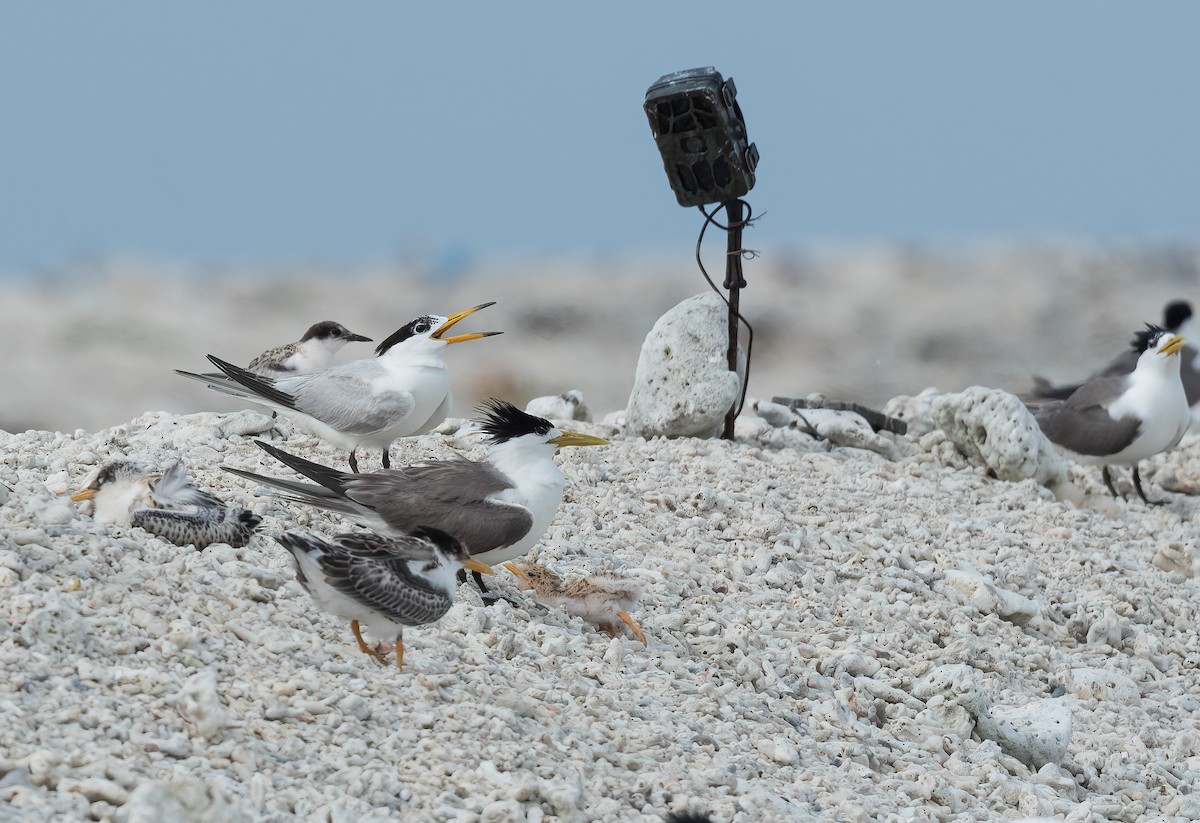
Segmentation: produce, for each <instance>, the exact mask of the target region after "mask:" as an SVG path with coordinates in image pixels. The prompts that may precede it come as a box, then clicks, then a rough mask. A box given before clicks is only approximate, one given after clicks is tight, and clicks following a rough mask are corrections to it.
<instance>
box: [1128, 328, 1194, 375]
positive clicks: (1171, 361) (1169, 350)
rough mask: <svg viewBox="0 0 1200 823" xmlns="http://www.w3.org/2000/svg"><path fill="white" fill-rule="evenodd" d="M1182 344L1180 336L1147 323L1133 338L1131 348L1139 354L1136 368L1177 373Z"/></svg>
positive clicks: (1182, 339)
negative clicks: (1143, 329)
mask: <svg viewBox="0 0 1200 823" xmlns="http://www.w3.org/2000/svg"><path fill="white" fill-rule="evenodd" d="M1184 343H1185V341H1184V338H1183V335H1182V334H1175V333H1173V332H1170V331H1167V330H1166V329H1164V328H1162V327H1160V326H1155V325H1153V324H1151V323H1147V324H1146V329H1145V331H1139V332H1135V333H1134V336H1133V347H1134V349H1135V350H1136V351H1138V352H1139V354H1138V363H1137V368H1138V369H1139V370H1141V369H1158V370H1164V371H1174V372H1178V371H1179V357H1178V354H1179V351H1180V350H1181V349H1182V348H1183V347H1184Z"/></svg>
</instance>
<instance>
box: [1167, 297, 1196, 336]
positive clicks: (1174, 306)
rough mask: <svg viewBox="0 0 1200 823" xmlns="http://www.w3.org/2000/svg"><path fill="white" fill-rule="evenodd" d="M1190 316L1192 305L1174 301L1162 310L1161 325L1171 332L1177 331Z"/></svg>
mask: <svg viewBox="0 0 1200 823" xmlns="http://www.w3.org/2000/svg"><path fill="white" fill-rule="evenodd" d="M1191 316H1192V304H1191V303H1189V302H1188V301H1186V300H1176V301H1174V302H1172V303H1168V304H1167V307H1166V308H1165V309H1163V325H1164V326H1166V327H1167V328H1168V329H1171V330H1172V331H1178V330H1179V327H1180V325H1182V324H1183V322H1184V321H1185V320H1187V319H1188V318H1189V317H1191Z"/></svg>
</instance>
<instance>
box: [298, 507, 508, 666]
mask: <svg viewBox="0 0 1200 823" xmlns="http://www.w3.org/2000/svg"><path fill="white" fill-rule="evenodd" d="M275 539H276V540H278V541H279V543H280V544H282V545H283V547H284V548H285V549H287V550H288V551H289V552H291V553H292V558H293V559H294V560H295V563H296V579H297V580H298V581H299V582H300V585H301V586H303V587H304V588H305V590H306V591H307V592H308V593H309V594H310V595H312V599H313V601H314V602H316V604H317V605H318V606H320V607H321V608H322V609H324V610H325V611H327V612H329V613H330V614H333V615H336V616H338V617H340V618H342V619H343V620H349V621H350V631H352V632H353V633H354V639H355V640H356V641H358V648H359V649H360V650H361V651H362V652H363V653H364V654H369V655H371V656H372V657H374V658H375V659H376V660H380V661H382V660H383V652H382V651H380V650H379V649H378V648H376V649H373V648H371V647H370V646H368V645H367V643H366V641H365V640H363V636H362V632H361V630H360V629H359V624H360V623H361V624H363V625H365V626H366V627H367V628H368V629H369V630H370V631H371V633H372V634H373V635H376V636H380V635H382V636H387V637H395V638H396V667H397V668H399V669H403V668H404V627H405V626H423V625H425V624H426V623H432V622H434V621H435V620H438V619H439V618H441V617H442V615H444V614H445V613H446V612H448V611H449V610H450V607H451V606H452V605H453V604H454V593H455V591H456V590H457V588H458V582H457V577H458V572H459V570H460V569H463V568H467V569H471V570H472V571H474V572H475V573H477V574H479V573H482V574H492V570H491V569H490V568H488V567H487V566H486V565H484V564H483V563H480V562H479V561H478V560H474V559H472V558H471V557H470V556H469V555H468V554H467V550H466V549H465V548H463V545H462V543H460V542H459V541H458V540H457V539H455V538H454V537H452V536H451V535H448V534H446V533H445V532H443V531H439V530H437V529H430V528H419V529H415V530H413V532H412V534H410V535H405V536H404V537H400V538H392V537H381V536H379V535H376V534H370V533H369V532H359V533H357V534H339V535H338V536H337V537H335V538H333V539H332V540H329V541H326V540H322V539H321V538H319V537H317V536H315V535H312V534H300V533H298V532H284V533H283V534H279V535H275Z"/></svg>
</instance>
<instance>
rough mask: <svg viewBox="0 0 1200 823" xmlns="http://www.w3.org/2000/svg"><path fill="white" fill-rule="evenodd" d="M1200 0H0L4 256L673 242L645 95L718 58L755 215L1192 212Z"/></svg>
mask: <svg viewBox="0 0 1200 823" xmlns="http://www.w3.org/2000/svg"><path fill="white" fill-rule="evenodd" d="M1198 30H1200V5H1198V4H1195V3H1191V2H1184V1H1183V0H1177V1H1176V2H1159V3H1155V4H1151V5H1145V4H1134V3H1120V4H1118V3H1110V2H1081V1H1079V0H1076V1H1075V2H1060V3H1053V4H1046V3H1034V2H1004V3H1000V2H986V3H950V2H938V3H932V2H916V3H911V2H910V3H887V4H884V3H822V4H814V3H805V2H776V3H749V2H728V3H714V2H704V0H695V1H694V2H688V3H680V2H662V3H659V2H655V3H647V2H614V1H613V0H606V2H603V3H589V4H581V3H563V2H548V1H546V2H523V3H477V4H466V3H440V2H429V3H423V4H407V3H384V2H364V3H354V4H333V3H313V2H290V1H289V2H256V3H241V2H238V3H233V2H210V3H205V4H161V3H151V2H145V3H132V2H115V3H103V4H100V3H96V4H90V3H89V4H84V3H75V4H50V3H17V2H4V3H3V5H0V78H3V79H2V80H0V83H3V86H4V94H3V100H4V110H3V127H2V128H0V215H3V217H2V222H0V224H2V226H3V228H2V229H0V238H2V242H0V275H8V276H13V275H22V274H32V275H36V274H37V273H39V272H41V271H46V270H54V269H55V268H56V267H61V266H69V265H71V264H72V263H73V262H78V261H80V260H89V259H97V258H105V257H109V256H117V257H130V256H132V257H137V258H144V259H152V260H169V261H185V262H193V263H199V264H217V265H220V264H231V265H251V266H265V267H282V266H288V265H294V264H301V263H302V264H306V265H308V264H317V265H330V266H336V267H354V266H361V265H372V264H378V263H387V262H390V261H397V260H404V259H405V258H408V257H412V256H414V255H415V256H423V257H425V258H427V259H429V260H433V261H435V263H436V265H437V266H438V267H440V268H442V269H444V270H446V271H452V270H454V269H455V268H456V267H469V266H471V265H473V264H474V263H475V262H478V261H481V260H486V261H493V260H505V259H507V260H519V259H521V258H530V257H544V256H547V255H549V256H563V257H575V258H582V259H600V260H603V259H608V258H611V257H621V256H629V255H636V254H640V253H644V252H648V251H659V250H673V249H686V248H688V247H690V245H691V243H692V242H693V241H694V237H695V233H696V231H697V229H698V228H699V223H700V220H699V217H698V214H697V213H696V212H695V211H694V210H685V209H681V208H680V207H679V206H677V205H676V203H675V200H674V197H673V196H672V194H671V192H670V190H669V187H668V185H667V181H666V177H665V175H664V174H663V171H662V167H661V165H660V160H659V156H658V153H657V150H656V149H655V146H654V142H653V140H652V139H651V136H650V132H649V128H648V126H647V123H646V120H645V117H644V115H643V114H642V110H641V103H642V99H643V96H644V94H645V90H646V88H647V86H649V85H650V83H652V82H653V81H654V80H655V79H656V78H658V77H659V76H660V75H661V74H664V73H666V72H669V71H675V70H679V69H685V68H691V67H696V66H704V65H713V66H715V67H716V68H717V69H718V70H720V71H721V72H723V73H724V74H725V75H727V76H728V75H732V76H733V77H734V78H735V79H736V81H737V84H738V89H739V100H740V102H741V104H742V108H743V110H744V111H745V114H746V118H747V123H748V127H749V132H750V136H751V138H752V139H753V140H755V141H756V142H757V143H758V146H759V149H760V151H761V154H762V162H761V164H760V166H759V182H758V186H757V187H756V189H755V190H754V191H753V192H751V194H750V195H749V198H748V199H749V200H750V202H751V203H752V205H753V206H754V208H755V210H756V213H757V214H760V215H764V217H763V219H762V221H761V222H760V223H759V224H758V225H757V226H756V227H755V229H754V230H753V231H752V232H751V233H750V234H749V235H748V236H747V240H746V244H747V245H748V246H750V247H757V248H763V249H769V248H773V247H788V246H802V245H805V244H822V243H824V244H850V243H857V242H863V241H871V242H880V241H885V242H886V241H901V242H915V243H956V242H963V241H972V240H976V239H981V238H988V239H990V238H1017V239H1021V238H1045V237H1056V236H1071V237H1085V238H1096V239H1100V240H1113V239H1120V240H1135V241H1140V240H1162V239H1166V240H1173V239H1194V238H1195V237H1196V234H1197V226H1200V172H1198V171H1197V169H1198V168H1200V164H1198V163H1197V162H1196V153H1197V147H1198V146H1200V107H1198V106H1197V105H1196V99H1195V83H1196V79H1197V78H1198V77H1200V49H1197V48H1196V34H1197V31H1198Z"/></svg>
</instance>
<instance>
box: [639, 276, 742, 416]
mask: <svg viewBox="0 0 1200 823" xmlns="http://www.w3.org/2000/svg"><path fill="white" fill-rule="evenodd" d="M728 347H729V320H728V310H727V309H726V307H725V303H724V302H722V300H721V298H720V297H718V296H717V295H716V294H713V293H712V292H706V293H704V294H699V295H696V296H695V297H689V298H688V299H687V300H684V301H683V302H682V303H680V304H678V305H677V306H675V307H674V308H672V309H671V310H670V311H668V312H667V313H666V314H664V315H663V316H662V317H660V318H658V322H657V323H655V324H654V328H652V329H651V330H650V333H649V334H648V335H646V340H645V342H643V343H642V353H641V355H640V356H639V357H638V366H637V373H636V375H635V376H634V380H633V391H632V392H630V394H629V407H628V408H627V409H626V410H625V426H626V431H627V432H628V433H629V434H632V435H635V436H640V437H654V436H656V435H664V436H666V437H713V436H715V435H717V434H720V432H721V429H722V426H723V424H724V421H725V413H726V412H728V411H729V409H730V407H732V406H733V404H734V402H736V401H737V400H738V398H739V395H740V392H741V388H742V386H741V378H740V377H739V374H735V373H733V372H731V371H730V370H729V365H728V361H727V359H726V358H727V355H726V350H727V348H728ZM739 361H741V358H739ZM739 365H741V363H740V362H739ZM742 369H743V370H744V366H743V367H742Z"/></svg>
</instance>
